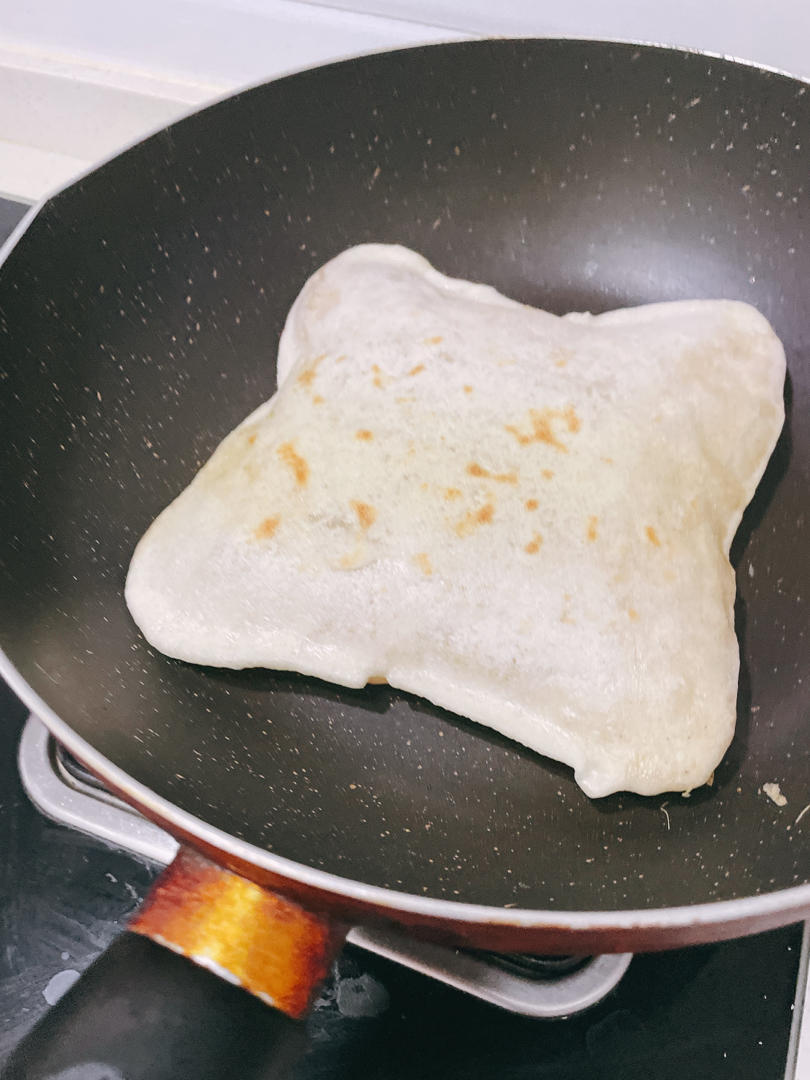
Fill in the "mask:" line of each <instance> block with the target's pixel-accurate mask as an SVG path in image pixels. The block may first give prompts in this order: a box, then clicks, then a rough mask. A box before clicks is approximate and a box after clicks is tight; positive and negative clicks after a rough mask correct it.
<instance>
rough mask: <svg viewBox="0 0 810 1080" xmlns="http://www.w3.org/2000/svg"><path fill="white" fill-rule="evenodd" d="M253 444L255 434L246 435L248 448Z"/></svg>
mask: <svg viewBox="0 0 810 1080" xmlns="http://www.w3.org/2000/svg"><path fill="white" fill-rule="evenodd" d="M255 442H256V433H255V432H254V433H253V434H252V435H248V446H253V444H254V443H255Z"/></svg>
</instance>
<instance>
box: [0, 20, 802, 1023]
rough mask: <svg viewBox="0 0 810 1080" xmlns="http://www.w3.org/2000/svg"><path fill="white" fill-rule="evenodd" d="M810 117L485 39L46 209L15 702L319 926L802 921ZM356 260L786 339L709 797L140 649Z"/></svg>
mask: <svg viewBox="0 0 810 1080" xmlns="http://www.w3.org/2000/svg"><path fill="white" fill-rule="evenodd" d="M808 121H810V94H808V93H807V85H806V84H804V83H802V82H800V81H798V80H794V79H791V78H789V77H787V76H784V75H782V74H779V73H775V72H771V71H766V70H762V69H758V68H755V67H751V66H747V65H744V64H740V63H736V62H731V61H727V60H722V59H717V58H714V57H709V56H705V55H698V54H693V53H688V52H683V51H674V50H667V49H660V48H656V47H650V46H646V47H645V46H635V45H625V44H611V43H603V42H602V43H600V42H583V41H553V40H524V41H520V40H516V41H509V40H498V41H478V42H466V43H461V44H450V45H440V46H431V47H425V48H418V49H411V50H405V51H402V52H392V53H386V54H382V55H375V56H368V57H364V58H362V59H358V60H352V61H348V62H345V63H338V64H332V65H329V66H327V67H322V68H316V69H314V70H310V71H306V72H302V73H299V74H296V75H292V76H289V77H287V78H284V79H281V80H279V81H276V82H272V83H269V84H267V85H264V86H259V87H257V88H255V89H253V90H250V91H247V92H244V93H240V94H237V95H236V96H234V97H231V98H228V99H227V100H224V101H221V102H219V103H218V104H215V105H213V106H211V107H210V108H207V109H205V110H203V111H202V112H200V113H197V114H196V115H193V116H191V117H189V118H187V119H185V120H183V121H181V122H179V123H177V124H175V125H173V126H172V127H170V128H168V129H166V130H164V131H161V132H159V133H157V134H156V135H154V136H152V137H151V138H149V139H147V140H146V141H145V142H142V143H140V144H138V145H136V146H134V147H133V148H131V149H129V150H127V151H126V152H125V153H123V154H121V155H120V156H119V157H116V158H115V159H113V160H111V161H109V162H107V163H106V164H105V165H103V166H102V167H101V168H99V169H98V170H96V171H94V172H91V173H90V174H89V175H87V176H85V177H84V178H83V179H81V180H79V181H78V182H77V183H75V184H73V185H72V186H70V187H68V188H67V189H66V190H64V191H62V192H60V193H59V194H57V195H56V196H54V197H53V198H51V199H49V200H48V201H46V202H45V203H44V204H43V205H42V206H40V207H39V208H38V209H37V211H36V213H35V214H33V215H31V216H29V218H28V219H27V222H26V227H25V229H24V231H22V232H21V234H20V235H18V236H17V237H16V242H14V243H12V244H11V246H10V247H9V249H8V250H7V252H6V257H5V261H4V263H3V265H2V269H0V335H2V336H1V337H0V341H1V342H2V346H1V347H2V366H3V376H4V381H3V393H2V402H1V403H0V409H2V418H1V419H0V427H1V429H2V431H3V432H4V436H5V440H6V451H5V453H4V455H3V461H2V487H1V489H0V499H1V500H2V514H3V522H4V526H5V527H4V534H3V538H2V548H1V549H0V559H1V560H2V600H1V602H2V619H0V623H1V629H0V634H1V635H2V637H1V638H0V641H1V643H2V646H3V649H4V651H5V657H6V659H5V662H4V663H5V666H4V672H5V674H6V677H7V678H8V679H9V681H10V683H11V685H12V686H13V687H14V688H15V689H16V690H17V692H18V693H19V694H20V696H21V697H23V699H24V700H25V701H26V702H27V703H28V704H29V706H30V707H31V708H32V709H34V710H35V711H36V712H37V713H38V714H39V715H40V716H41V717H42V718H43V719H44V720H45V722H46V723H47V724H48V725H49V726H50V728H51V729H52V731H53V732H54V734H55V735H56V736H57V737H58V738H59V739H60V740H61V741H62V742H64V743H65V744H66V745H67V746H68V748H69V749H70V750H72V751H73V752H74V754H76V756H77V757H79V758H80V759H81V760H82V761H83V762H84V763H85V764H86V765H87V766H88V767H89V768H91V769H92V770H93V771H94V772H95V773H97V774H98V775H99V776H100V777H101V778H103V779H104V780H105V782H107V783H108V784H109V785H110V786H111V787H112V788H113V789H114V790H116V791H118V792H120V793H121V794H122V795H123V796H124V797H125V798H126V799H128V800H129V801H130V802H132V803H133V804H135V805H137V806H138V807H139V808H141V809H142V810H143V811H144V812H145V813H146V814H147V815H148V816H149V817H151V818H152V819H154V820H156V821H158V822H160V823H161V824H162V825H164V826H165V827H166V828H168V829H169V830H171V831H172V832H173V833H174V834H175V835H176V836H178V837H179V838H180V839H181V840H184V841H186V842H187V843H189V844H191V845H192V846H193V848H194V849H195V850H196V851H198V852H202V853H204V854H205V855H207V856H208V857H209V858H210V859H212V860H214V861H215V862H216V863H217V864H218V865H219V866H224V867H227V868H229V870H230V871H235V872H236V873H238V874H239V875H241V878H243V879H248V880H249V881H250V882H255V883H258V884H260V885H261V886H263V887H264V888H269V889H276V890H280V892H281V894H283V896H284V897H285V898H286V902H289V903H290V904H291V905H293V907H295V908H296V910H302V911H303V910H304V909H306V910H310V911H315V912H316V913H317V914H316V915H315V916H313V918H314V919H315V920H316V921H317V920H321V922H322V923H323V925H324V926H325V925H327V923H328V922H329V920H332V922H331V923H330V925H332V926H334V924H335V921H337V922H340V921H352V922H358V921H366V922H374V921H380V920H383V921H392V922H395V923H398V924H400V925H404V926H407V927H409V928H410V929H411V931H412V932H413V933H417V934H422V935H429V936H431V937H433V938H434V939H436V940H443V941H446V942H452V943H455V944H461V945H468V946H475V947H481V948H492V949H499V950H521V951H524V952H573V953H583V952H588V951H626V950H638V949H657V948H666V947H670V946H674V945H676V944H684V943H690V942H699V941H706V940H711V939H716V938H722V937H729V936H734V935H738V934H742V933H746V932H752V931H755V930H761V929H765V928H767V927H771V926H775V925H778V924H780V923H786V922H789V921H793V920H797V919H799V918H801V917H802V916H804V915H807V914H808V913H810V858H809V857H808V846H807V829H808V827H810V814H808V815H806V816H804V817H803V818H802V817H800V811H801V810H802V808H803V807H804V805H805V804H806V803H808V802H810V738H808V735H807V711H808V701H809V700H810V698H809V697H808V685H806V679H807V676H808V674H809V672H808V663H807V642H806V635H807V633H808V613H809V612H810V604H809V603H808V597H810V560H808V558H807V554H806V552H807V540H806V536H807V533H806V514H807V490H808V488H807V481H808V472H809V471H810V408H809V406H810V400H808V398H809V397H810V319H808V316H807V312H806V307H807V299H808V296H807V282H808V280H810V253H809V251H810V249H808V245H807V242H806V238H805V235H804V221H805V217H806V207H807V193H806V189H805V185H806V183H807V179H808V176H810V169H809V168H808V165H809V164H810V154H809V153H808V144H807V134H808ZM363 241H382V242H396V243H402V244H406V245H407V246H409V247H412V248H414V249H415V250H417V251H420V252H421V253H422V254H424V255H425V256H427V258H428V259H430V260H431V261H432V262H433V263H434V264H435V265H436V266H437V267H438V268H439V269H440V270H442V271H444V272H445V273H449V274H453V275H457V276H461V277H465V278H471V279H474V280H483V281H486V282H487V283H490V284H493V285H495V286H496V287H497V288H499V289H500V290H502V291H503V292H505V293H506V294H507V295H509V296H512V297H515V298H516V299H518V300H521V301H524V302H527V303H530V304H535V305H538V306H542V307H544V308H547V309H549V310H551V311H555V312H560V313H561V312H564V311H569V310H582V309H589V310H591V311H602V310H606V309H609V308H614V307H617V306H625V305H632V304H638V303H642V302H646V301H656V300H675V299H681V298H688V297H727V298H733V299H740V300H744V301H748V302H749V303H752V304H754V305H755V306H756V307H758V308H759V310H760V311H761V312H762V313H763V314H764V315H765V316H766V317H767V318H768V319H769V320H770V321H771V322H772V324H773V326H774V328H775V329H776V331H777V333H778V334H779V335H780V337H781V338H782V340H783V342H784V344H785V348H786V351H787V356H788V368H789V379H788V382H787V385H786V405H787V414H788V419H787V423H786V427H785V430H784V433H783V435H782V438H781V439H780V442H779V445H778V447H777V449H776V452H775V454H774V456H773V458H772V461H771V463H770V465H769V468H768V470H767V473H766V475H765V478H764V479H763V482H762V484H761V486H760V489H759V491H758V493H757V495H756V497H755V499H754V501H753V503H752V505H751V507H750V508H749V510H748V512H747V513H746V515H745V518H744V520H743V523H742V526H741V528H740V531H739V533H738V536H737V538H736V540H735V543H734V547H733V550H732V556H733V561H734V563H735V566H736V568H737V572H738V587H739V595H738V601H737V609H736V616H737V632H738V635H739V640H740V645H741V656H742V671H741V677H740V690H739V711H738V713H739V714H738V724H737V734H736V737H735V739H734V742H733V744H732V746H731V748H730V750H729V752H728V754H727V755H726V757H725V759H724V761H723V763H722V765H721V766H720V767H719V768H718V770H717V773H716V776H715V782H714V784H713V786H712V787H706V788H702V789H700V790H699V791H695V792H692V793H691V795H690V796H689V797H688V798H686V797H682V796H681V795H680V794H675V795H671V796H669V797H663V796H662V797H661V798H653V799H651V798H642V797H638V796H633V795H615V796H611V797H609V798H606V799H601V800H598V801H592V800H589V799H587V798H586V797H585V796H584V795H583V794H582V793H581V792H580V791H579V789H578V788H577V787H576V785H575V784H574V782H573V779H572V775H571V772H570V770H568V769H567V768H565V767H563V766H559V765H557V764H554V763H552V762H549V761H548V760H545V759H543V758H541V757H539V756H537V755H535V754H533V753H531V752H530V751H528V750H524V749H522V748H521V747H519V746H517V745H515V744H512V743H509V742H507V741H506V740H504V739H502V738H500V737H499V736H498V735H496V734H494V733H492V732H490V731H487V730H484V729H482V728H479V727H477V726H476V725H474V724H471V723H468V722H467V721H465V720H462V719H459V718H458V717H455V716H453V715H450V714H447V713H445V712H442V711H441V710H439V709H437V708H434V707H433V706H431V705H429V704H427V703H426V702H424V701H421V700H418V699H417V698H415V697H412V696H409V695H407V694H404V693H399V692H397V691H394V690H391V689H389V688H385V687H368V688H366V689H364V690H362V691H355V690H345V689H342V688H339V687H336V686H331V685H327V684H325V683H322V682H319V681H318V680H315V679H309V678H303V677H300V676H297V675H294V674H288V673H277V672H268V671H244V672H233V671H222V670H213V669H206V668H201V667H196V666H193V665H189V664H184V663H181V662H177V661H173V660H170V659H168V658H166V657H164V656H161V655H159V654H157V653H156V652H154V651H153V650H152V649H151V648H149V647H148V645H147V644H146V643H145V642H144V640H143V639H142V638H141V636H140V635H139V633H138V631H137V630H136V628H135V626H134V625H133V623H132V621H131V619H130V617H129V615H128V612H127V610H126V607H125V605H124V602H123V595H122V588H123V582H124V576H125V573H126V569H127V566H128V562H129V558H130V556H131V553H132V550H133V547H134V545H135V543H136V541H137V539H138V538H139V537H140V535H141V534H142V533H143V531H144V530H145V529H146V527H147V526H148V524H149V523H150V522H151V521H152V519H153V518H154V517H155V516H156V515H157V513H158V512H159V511H160V510H161V509H162V508H163V507H164V506H165V505H166V504H167V503H168V502H169V501H170V500H171V499H172V498H173V497H174V496H175V495H176V494H177V493H178V492H179V491H180V490H181V489H182V488H183V487H184V486H185V485H186V484H187V483H188V481H189V480H190V479H191V477H192V476H193V475H194V473H195V471H196V470H197V469H198V468H199V466H200V464H201V463H202V462H203V461H204V460H205V459H206V458H207V456H208V455H209V454H210V453H211V451H212V450H213V449H214V447H215V446H216V444H217V442H218V441H219V440H220V439H221V438H222V437H223V436H224V435H225V434H226V433H227V432H228V431H229V430H230V429H231V428H232V427H234V426H235V424H236V423H237V422H238V421H239V420H241V419H242V418H243V417H244V416H245V415H246V414H247V413H248V412H249V411H250V410H251V409H252V408H253V407H255V405H256V404H258V403H259V402H260V401H262V400H264V399H265V398H267V397H268V396H269V395H270V394H271V393H272V391H273V389H274V355H275V348H276V345H277V342H278V337H279V334H280V331H281V328H282V325H283V320H284V317H285V314H286V312H287V310H288V308H289V306H290V304H291V303H292V300H293V299H294V297H295V295H296V294H297V292H298V290H299V289H300V287H301V285H302V284H303V282H304V281H305V280H306V278H307V277H308V275H309V274H311V273H312V272H313V271H314V270H315V269H316V268H317V267H318V266H320V265H321V264H322V263H323V262H325V261H326V260H327V259H329V258H330V257H332V256H333V255H335V254H337V253H338V252H339V251H341V250H342V249H344V248H345V247H347V246H349V245H351V244H356V243H359V242H363ZM358 617H362V615H361V614H358ZM768 781H772V782H777V783H778V784H779V785H780V787H781V790H782V792H783V793H784V795H785V796H786V798H787V800H788V801H787V805H785V806H782V807H780V806H777V805H775V804H774V802H772V801H771V800H770V799H769V798H767V797H766V795H765V794H764V793H763V791H762V785H763V783H765V782H768ZM194 858H195V857H194V856H192V855H188V856H187V859H188V860H189V862H188V863H187V865H186V867H185V871H184V873H185V876H186V877H188V876H189V874H190V876H191V877H192V878H193V877H194V876H195V874H196V873H197V870H199V867H200V865H202V864H198V863H195V862H194ZM205 865H206V866H210V864H205ZM189 866H191V867H192V869H191V870H190V871H189ZM195 867H196V868H197V869H194V868H195ZM200 873H201V874H202V873H203V872H202V871H201V870H200ZM176 876H177V875H176ZM198 876H199V875H198ZM203 876H204V874H203ZM180 877H183V874H181V875H180ZM246 884H247V882H246ZM176 885H177V881H176V880H175V881H174V886H176ZM174 886H173V888H174ZM251 887H252V886H251ZM173 896H175V897H176V896H177V889H176V888H175V889H174V892H173ZM178 902H179V901H178ZM297 905H303V907H302V908H298V907H297ZM327 912H328V913H329V919H327V916H326V913H327ZM324 933H325V936H324V939H323V940H324V941H326V940H327V939H329V941H330V942H331V943H332V944H331V945H330V946H329V947H330V948H331V947H332V946H333V945H334V941H335V940H336V937H337V936H339V934H337V935H335V934H332V931H329V930H327V931H325V932H324ZM330 934H332V936H331V937H330ZM164 936H165V935H164ZM186 951H187V950H186ZM327 953H328V948H327V947H326V946H324V952H323V957H326V955H327ZM323 957H322V960H323ZM323 962H324V963H325V962H326V961H325V960H323ZM316 966H317V965H316ZM289 1011H294V1010H289Z"/></svg>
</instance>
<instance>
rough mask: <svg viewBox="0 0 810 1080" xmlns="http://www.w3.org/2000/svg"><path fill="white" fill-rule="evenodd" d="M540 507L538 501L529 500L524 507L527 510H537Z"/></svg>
mask: <svg viewBox="0 0 810 1080" xmlns="http://www.w3.org/2000/svg"><path fill="white" fill-rule="evenodd" d="M539 505H540V503H539V502H538V501H537V499H527V500H526V502H525V503H524V506H525V507H526V509H527V510H536V509H537V507H538V506H539Z"/></svg>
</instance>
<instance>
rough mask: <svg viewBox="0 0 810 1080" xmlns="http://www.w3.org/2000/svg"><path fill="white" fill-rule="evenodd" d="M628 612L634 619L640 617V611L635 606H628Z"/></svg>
mask: <svg viewBox="0 0 810 1080" xmlns="http://www.w3.org/2000/svg"><path fill="white" fill-rule="evenodd" d="M627 614H628V615H629V616H630V618H631V619H633V620H634V621H635V620H636V619H637V618H638V612H637V611H636V609H635V608H634V607H631V608H628V609H627Z"/></svg>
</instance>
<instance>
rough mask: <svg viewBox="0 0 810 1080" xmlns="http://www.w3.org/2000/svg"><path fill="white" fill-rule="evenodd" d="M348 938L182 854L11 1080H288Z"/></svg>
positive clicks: (13, 1063) (5, 1077)
mask: <svg viewBox="0 0 810 1080" xmlns="http://www.w3.org/2000/svg"><path fill="white" fill-rule="evenodd" d="M342 941H343V933H342V930H341V928H339V927H335V926H334V925H333V924H332V923H330V922H329V921H328V920H327V919H325V918H323V917H322V916H319V915H314V914H312V913H311V912H308V911H306V910H305V909H304V908H301V907H300V906H299V905H297V904H294V903H292V902H291V901H289V900H286V899H285V898H283V897H281V896H278V895H277V894H275V893H271V892H269V891H267V890H266V889H262V888H261V887H260V886H258V885H255V884H254V883H253V882H250V881H247V880H246V879H245V878H242V877H240V876H239V875H237V874H234V873H232V872H231V871H229V870H225V869H223V868H222V867H220V866H218V865H216V864H215V863H212V862H210V861H209V860H208V859H206V858H204V857H203V856H201V855H199V854H197V853H196V852H193V851H191V850H190V849H188V848H181V849H180V851H179V853H178V855H177V857H176V858H175V860H174V862H173V863H172V864H171V865H170V866H169V867H168V868H167V869H166V870H165V871H164V872H163V874H161V876H160V877H159V878H158V880H157V881H156V882H155V885H154V886H153V888H152V891H151V892H150V894H149V896H148V897H147V899H146V901H145V902H144V905H143V907H142V908H141V910H140V912H139V913H138V915H137V916H136V917H135V919H134V921H133V922H132V924H131V926H130V930H129V931H127V932H125V933H124V934H122V935H121V936H120V937H118V938H117V939H116V940H115V941H114V942H113V943H112V945H111V946H110V948H109V949H108V950H107V952H106V953H104V955H103V956H101V957H100V958H99V959H98V960H97V961H96V962H95V963H94V964H92V965H91V967H89V968H88V969H87V971H86V972H85V973H84V975H83V976H82V978H81V979H80V980H79V981H78V982H77V983H76V984H75V985H74V986H72V987H71V989H70V990H69V991H68V992H67V993H66V994H65V995H64V997H62V998H61V999H60V1000H59V1001H58V1002H57V1003H56V1005H54V1006H53V1008H52V1009H51V1010H50V1011H49V1012H48V1013H46V1015H45V1017H44V1018H43V1019H42V1020H41V1021H40V1023H39V1024H37V1025H36V1027H35V1028H34V1029H33V1030H32V1031H31V1032H30V1034H29V1035H28V1036H26V1038H25V1039H24V1040H23V1042H22V1043H21V1044H20V1045H19V1046H18V1047H17V1049H16V1050H15V1052H14V1053H13V1054H12V1056H11V1058H10V1060H9V1061H8V1063H7V1065H6V1067H5V1069H4V1070H3V1072H2V1074H1V1075H2V1080H170V1078H171V1080H177V1078H178V1077H194V1080H226V1078H227V1080H231V1078H232V1077H234V1076H239V1077H240V1080H252V1078H254V1077H255V1078H257V1080H258V1077H262V1078H263V1080H266V1078H273V1077H282V1076H284V1075H286V1073H287V1070H288V1067H289V1066H290V1065H291V1064H292V1062H293V1060H294V1059H295V1057H296V1056H297V1055H298V1054H299V1053H300V1052H301V1051H302V1050H303V1046H304V1033H303V1029H304V1025H303V1022H302V1021H303V1018H304V1017H305V1016H306V1013H307V1011H308V1009H309V1005H310V1003H311V1001H312V997H313V995H314V993H315V991H316V990H317V988H318V986H319V985H320V983H321V981H322V980H323V978H324V977H325V976H326V974H327V972H328V970H329V965H330V963H331V961H332V958H333V956H334V955H335V954H336V952H337V951H338V950H339V948H340V946H341V944H342Z"/></svg>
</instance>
